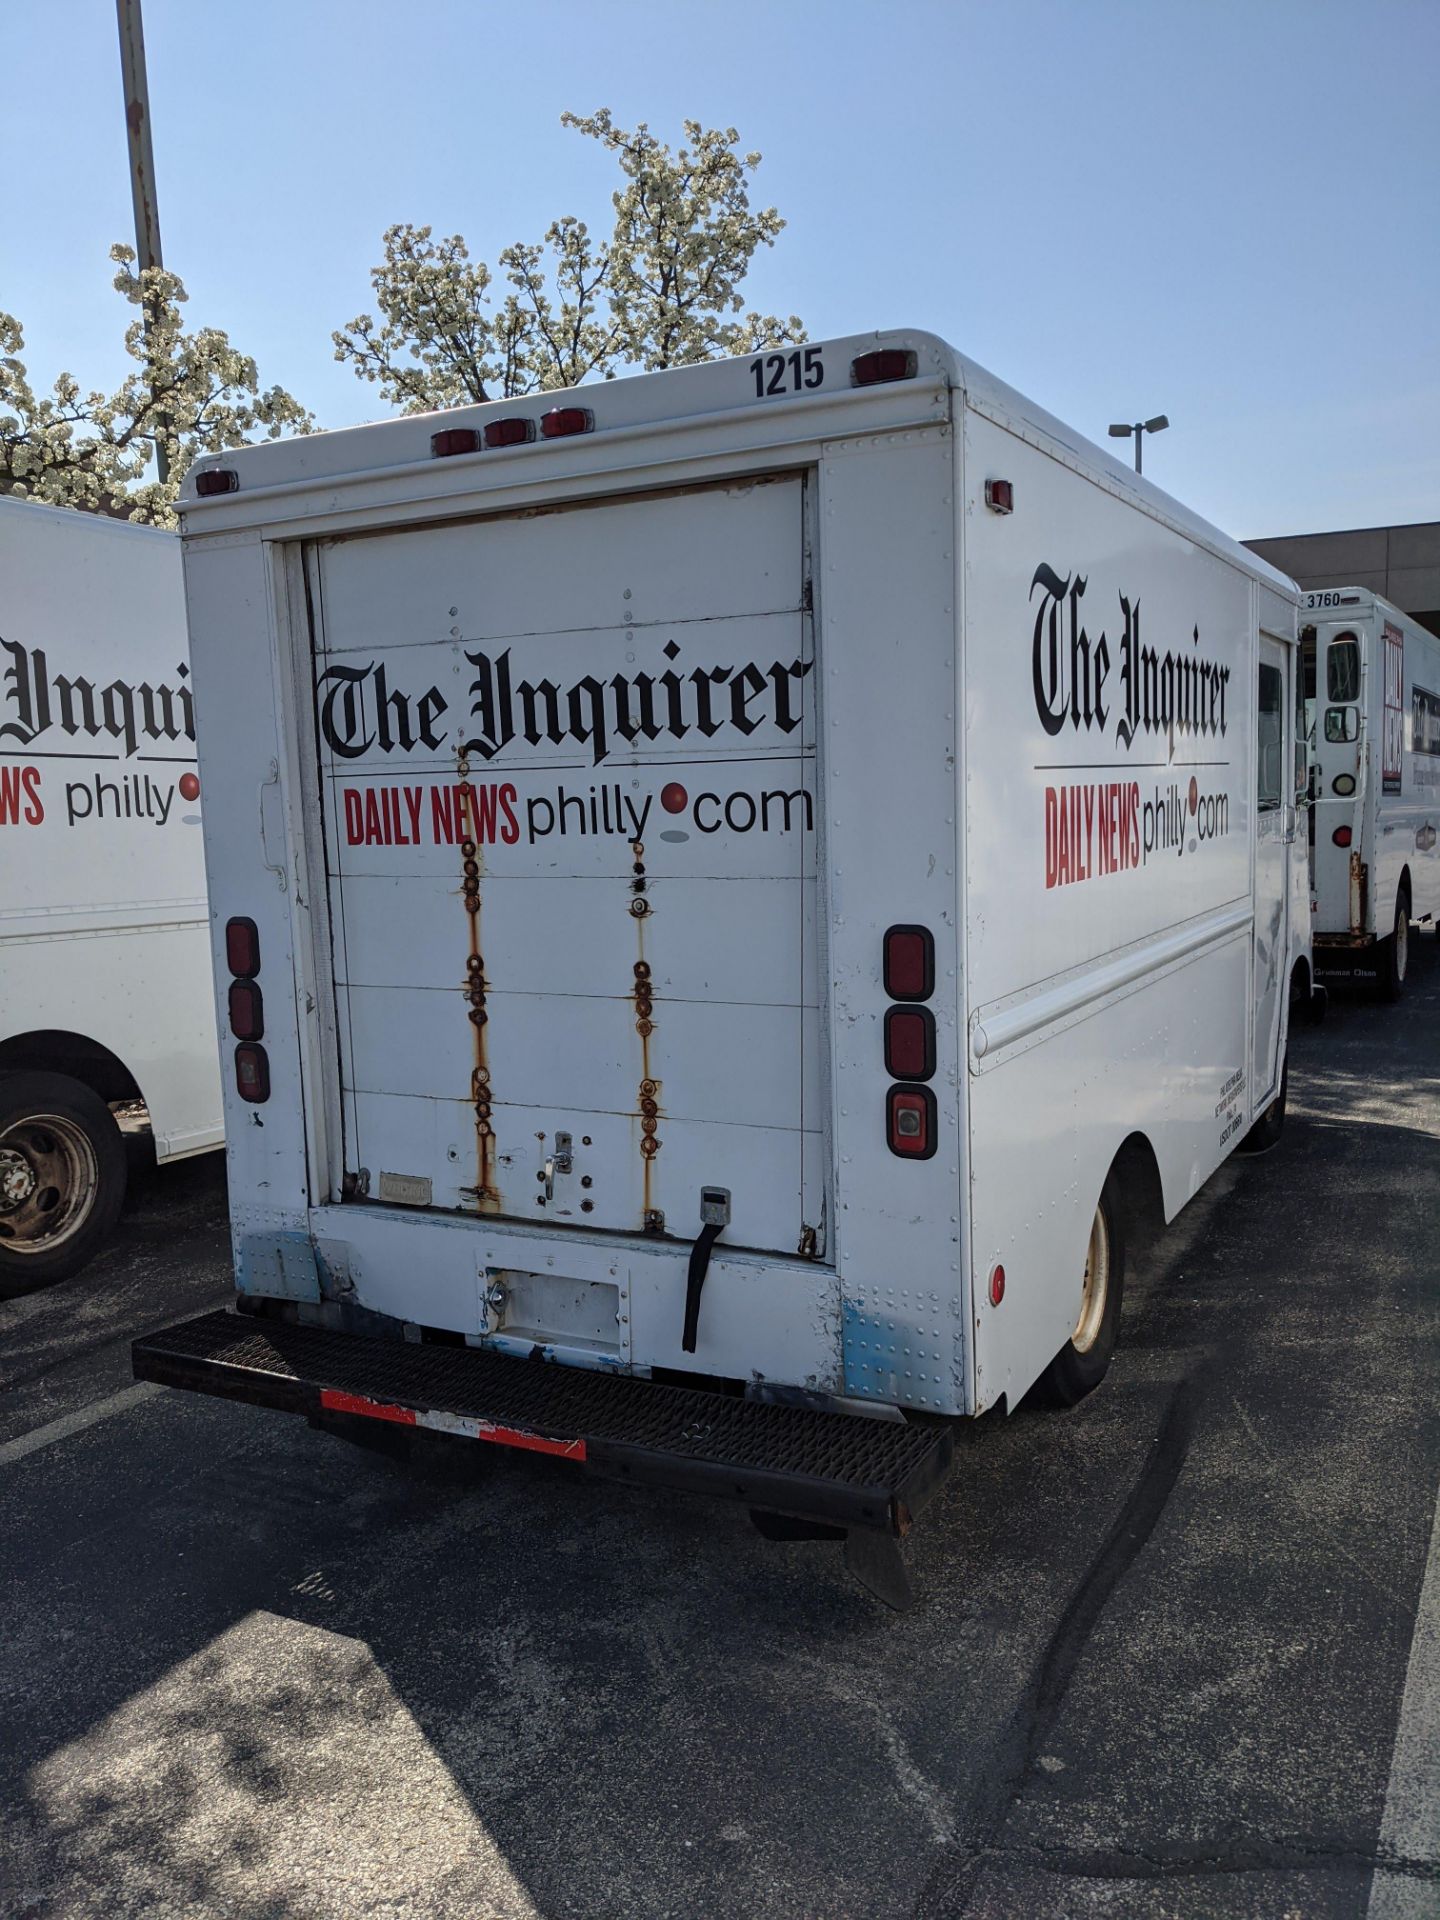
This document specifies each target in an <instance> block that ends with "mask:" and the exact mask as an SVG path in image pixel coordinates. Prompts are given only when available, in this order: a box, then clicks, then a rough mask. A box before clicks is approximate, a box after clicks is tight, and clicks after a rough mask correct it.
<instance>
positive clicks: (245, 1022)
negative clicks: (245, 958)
mask: <svg viewBox="0 0 1440 1920" xmlns="http://www.w3.org/2000/svg"><path fill="white" fill-rule="evenodd" d="M229 1004H230V1031H231V1033H233V1034H234V1036H235V1038H236V1039H237V1040H263V1039H264V1037H265V1003H264V1001H263V1000H262V999H261V997H260V983H259V981H258V980H232V981H231V982H230V1003H229Z"/></svg>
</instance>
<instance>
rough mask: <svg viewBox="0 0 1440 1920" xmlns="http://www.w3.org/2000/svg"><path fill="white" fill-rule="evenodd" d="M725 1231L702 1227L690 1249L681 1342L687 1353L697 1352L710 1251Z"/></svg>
mask: <svg viewBox="0 0 1440 1920" xmlns="http://www.w3.org/2000/svg"><path fill="white" fill-rule="evenodd" d="M724 1231H725V1229H724V1228H723V1227H720V1226H706V1227H702V1228H701V1229H700V1235H699V1238H698V1239H697V1240H696V1242H695V1244H694V1246H693V1247H691V1249H690V1272H689V1275H688V1277H687V1279H686V1282H685V1332H684V1334H683V1336H682V1337H681V1341H680V1344H681V1346H682V1347H683V1348H684V1349H685V1351H686V1353H694V1351H695V1336H696V1332H697V1329H698V1327H699V1324H700V1295H701V1293H702V1291H703V1290H704V1286H705V1276H706V1274H707V1273H708V1272H709V1271H710V1249H711V1248H712V1247H713V1246H714V1244H715V1242H716V1241H717V1240H718V1239H719V1238H720V1235H721V1234H722V1233H723V1232H724Z"/></svg>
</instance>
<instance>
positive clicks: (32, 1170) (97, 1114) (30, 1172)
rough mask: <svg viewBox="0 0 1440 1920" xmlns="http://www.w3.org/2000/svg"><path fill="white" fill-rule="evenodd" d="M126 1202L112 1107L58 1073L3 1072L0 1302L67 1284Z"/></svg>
mask: <svg viewBox="0 0 1440 1920" xmlns="http://www.w3.org/2000/svg"><path fill="white" fill-rule="evenodd" d="M124 1198H125V1148H124V1144H123V1142H122V1141H121V1138H120V1129H119V1128H118V1127H117V1126H116V1124H115V1120H114V1116H113V1115H112V1114H111V1112H110V1109H109V1108H108V1107H107V1106H106V1105H105V1103H104V1101H103V1100H101V1099H100V1097H99V1095H98V1094H95V1093H93V1092H92V1091H91V1090H90V1088H89V1087H87V1086H85V1085H84V1083H83V1082H82V1081H79V1080H72V1079H71V1078H70V1077H69V1076H68V1075H67V1074H63V1073H5V1074H0V1299H5V1300H10V1299H14V1298H15V1297H16V1295H18V1294H22V1293H33V1292H34V1291H35V1290H36V1289H37V1288H40V1287H48V1286H53V1285H54V1283H55V1282H56V1281H57V1280H68V1279H69V1278H70V1276H71V1275H72V1274H75V1273H78V1272H79V1271H80V1269H81V1268H82V1267H83V1266H84V1265H85V1263H86V1262H87V1261H88V1260H90V1259H92V1258H93V1257H94V1255H95V1254H96V1253H97V1252H98V1251H99V1249H100V1246H101V1243H102V1242H103V1241H104V1239H105V1237H106V1235H107V1234H108V1233H109V1232H110V1229H111V1228H112V1227H113V1226H114V1224H115V1221H116V1219H117V1217H118V1215H119V1212H120V1205H121V1202H122V1201H123V1200H124Z"/></svg>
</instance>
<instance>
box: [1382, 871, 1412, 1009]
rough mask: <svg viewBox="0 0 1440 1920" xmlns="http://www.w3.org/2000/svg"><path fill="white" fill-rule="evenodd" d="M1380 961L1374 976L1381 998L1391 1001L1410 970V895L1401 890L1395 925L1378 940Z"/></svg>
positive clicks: (1402, 990)
mask: <svg viewBox="0 0 1440 1920" xmlns="http://www.w3.org/2000/svg"><path fill="white" fill-rule="evenodd" d="M1377 957H1378V959H1379V962H1380V967H1379V972H1378V975H1377V978H1376V985H1377V990H1378V992H1379V995H1380V998H1381V999H1382V1000H1388V1001H1390V1002H1391V1003H1392V1005H1393V1003H1394V1002H1395V1001H1396V1000H1398V999H1399V998H1400V996H1401V994H1402V993H1404V991H1405V976H1406V974H1407V973H1408V972H1409V971H1410V896H1409V895H1408V894H1407V893H1405V892H1403V891H1402V892H1401V893H1400V894H1399V895H1398V896H1397V898H1396V901H1395V926H1394V930H1393V931H1392V933H1391V935H1390V938H1389V939H1388V940H1382V941H1381V942H1380V951H1379V954H1378V956H1377Z"/></svg>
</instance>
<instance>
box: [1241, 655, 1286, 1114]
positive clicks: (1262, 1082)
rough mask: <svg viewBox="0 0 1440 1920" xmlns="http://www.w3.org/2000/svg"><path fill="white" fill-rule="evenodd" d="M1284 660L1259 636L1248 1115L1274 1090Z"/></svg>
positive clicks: (1280, 958)
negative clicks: (1250, 1098)
mask: <svg viewBox="0 0 1440 1920" xmlns="http://www.w3.org/2000/svg"><path fill="white" fill-rule="evenodd" d="M1291 653H1292V649H1291V648H1289V647H1287V646H1284V645H1282V644H1281V642H1279V641H1278V640H1272V639H1270V637H1269V636H1268V635H1267V634H1261V636H1260V661H1259V669H1258V684H1257V689H1256V695H1257V705H1258V718H1257V726H1256V734H1255V927H1254V936H1253V937H1254V968H1255V973H1254V979H1255V992H1254V1016H1253V1017H1254V1026H1253V1028H1252V1030H1251V1041H1250V1085H1251V1087H1252V1089H1253V1098H1252V1105H1251V1111H1252V1112H1254V1113H1259V1112H1260V1111H1261V1110H1262V1109H1263V1108H1264V1107H1265V1106H1266V1105H1267V1104H1268V1103H1269V1101H1270V1100H1271V1099H1273V1097H1274V1095H1275V1093H1276V1091H1277V1089H1278V1086H1279V1082H1280V1040H1281V1034H1282V1031H1283V1027H1284V1016H1285V1002H1286V996H1287V994H1288V992H1289V955H1290V861H1291V849H1292V848H1293V846H1294V844H1295V838H1296V834H1295V819H1296V810H1295V806H1294V795H1293V791H1292V776H1291V765H1292V757H1293V753H1294V747H1293V744H1292V737H1291V736H1292V730H1293V718H1292V716H1293V713H1294V706H1293V702H1292V699H1291V691H1290V676H1291V674H1292V672H1293V671H1294V661H1293V660H1292V658H1291Z"/></svg>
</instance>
